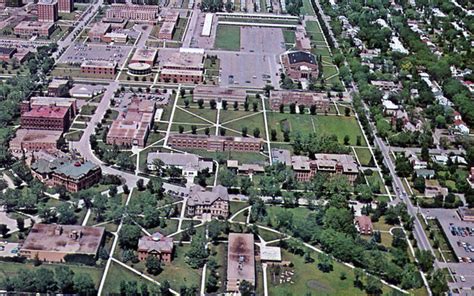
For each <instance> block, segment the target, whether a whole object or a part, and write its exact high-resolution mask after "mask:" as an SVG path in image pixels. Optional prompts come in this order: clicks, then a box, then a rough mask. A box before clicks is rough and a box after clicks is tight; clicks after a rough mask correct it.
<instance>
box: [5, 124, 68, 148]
mask: <svg viewBox="0 0 474 296" xmlns="http://www.w3.org/2000/svg"><path fill="white" fill-rule="evenodd" d="M61 135H62V131H46V130H31V129H22V128H20V129H18V130H17V131H16V135H15V137H14V138H13V139H12V140H11V141H10V147H12V146H15V145H18V146H19V145H20V143H23V142H29V143H34V142H38V143H56V142H57V141H58V140H59V138H60V137H61Z"/></svg>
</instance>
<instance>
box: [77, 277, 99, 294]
mask: <svg viewBox="0 0 474 296" xmlns="http://www.w3.org/2000/svg"><path fill="white" fill-rule="evenodd" d="M74 290H75V292H76V293H79V294H81V295H94V294H95V292H96V290H95V284H94V281H93V280H92V278H91V276H90V275H89V274H87V273H78V274H77V275H76V276H75V277H74Z"/></svg>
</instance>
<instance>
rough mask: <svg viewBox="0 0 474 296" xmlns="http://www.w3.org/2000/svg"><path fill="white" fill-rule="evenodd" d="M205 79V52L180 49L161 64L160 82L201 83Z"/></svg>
mask: <svg viewBox="0 0 474 296" xmlns="http://www.w3.org/2000/svg"><path fill="white" fill-rule="evenodd" d="M203 77H204V51H203V50H196V49H187V48H180V49H179V51H177V52H175V53H173V54H171V55H170V56H168V57H167V58H166V59H165V60H163V61H162V62H161V72H160V80H162V81H164V82H173V83H200V82H202V81H203Z"/></svg>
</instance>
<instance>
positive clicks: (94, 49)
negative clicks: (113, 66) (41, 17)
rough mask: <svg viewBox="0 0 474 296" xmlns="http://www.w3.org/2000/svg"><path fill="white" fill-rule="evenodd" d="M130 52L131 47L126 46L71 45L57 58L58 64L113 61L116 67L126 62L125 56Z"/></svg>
mask: <svg viewBox="0 0 474 296" xmlns="http://www.w3.org/2000/svg"><path fill="white" fill-rule="evenodd" d="M131 50H132V46H126V45H120V46H119V45H105V44H79V43H76V44H73V45H71V46H69V47H68V49H66V51H65V52H64V54H63V55H62V56H61V57H60V58H59V63H60V64H76V65H80V64H81V63H82V62H83V61H87V60H95V61H115V62H117V64H118V67H119V68H120V67H122V65H123V64H124V63H125V61H126V60H127V56H128V54H129V53H130V51H131Z"/></svg>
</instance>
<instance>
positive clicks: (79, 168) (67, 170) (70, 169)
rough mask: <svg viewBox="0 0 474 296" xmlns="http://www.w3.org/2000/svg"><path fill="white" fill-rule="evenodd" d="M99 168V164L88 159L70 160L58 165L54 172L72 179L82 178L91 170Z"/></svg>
mask: <svg viewBox="0 0 474 296" xmlns="http://www.w3.org/2000/svg"><path fill="white" fill-rule="evenodd" d="M98 168H99V166H98V165H96V164H95V163H93V162H90V161H86V162H84V163H81V162H80V161H70V162H66V163H64V164H63V165H60V166H58V167H57V168H56V169H55V170H54V172H55V173H57V174H61V175H65V176H66V177H69V178H71V179H80V178H82V177H83V176H85V175H87V174H88V173H89V172H90V171H92V170H96V169H98Z"/></svg>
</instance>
